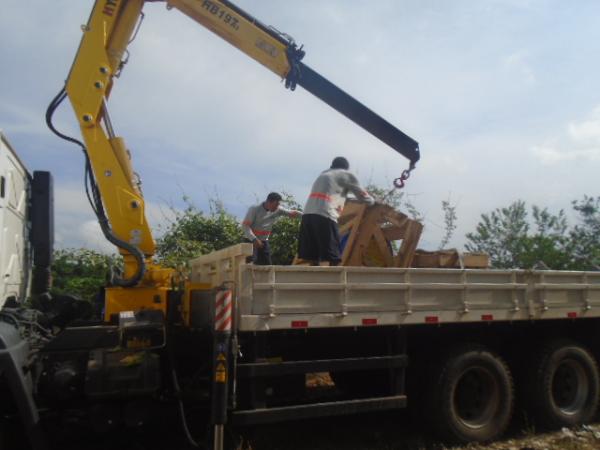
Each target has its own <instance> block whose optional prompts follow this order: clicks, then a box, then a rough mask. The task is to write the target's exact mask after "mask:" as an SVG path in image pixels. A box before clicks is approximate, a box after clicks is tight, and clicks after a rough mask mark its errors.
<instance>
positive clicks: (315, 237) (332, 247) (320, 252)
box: [298, 214, 341, 264]
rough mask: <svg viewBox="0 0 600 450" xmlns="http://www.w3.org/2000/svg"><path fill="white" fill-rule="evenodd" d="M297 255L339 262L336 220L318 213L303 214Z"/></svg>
mask: <svg viewBox="0 0 600 450" xmlns="http://www.w3.org/2000/svg"><path fill="white" fill-rule="evenodd" d="M298 257H300V258H302V259H307V260H310V261H329V262H330V263H335V264H337V263H339V262H340V261H341V258H340V232H339V229H338V224H337V222H334V221H333V220H331V219H328V218H327V217H323V216H320V215H318V214H304V215H303V216H302V223H301V224H300V239H299V242H298Z"/></svg>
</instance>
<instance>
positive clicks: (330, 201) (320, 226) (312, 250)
mask: <svg viewBox="0 0 600 450" xmlns="http://www.w3.org/2000/svg"><path fill="white" fill-rule="evenodd" d="M349 168H350V164H349V163H348V160H347V159H346V158H343V157H341V156H338V157H337V158H335V159H334V160H333V161H332V163H331V167H330V168H329V169H328V170H325V171H323V172H321V175H319V176H318V178H317V179H316V180H315V182H314V183H313V186H312V189H311V193H310V195H309V196H308V200H307V201H306V207H305V208H304V215H303V216H302V223H301V225H300V239H299V242H298V256H299V257H300V258H301V259H304V260H308V261H311V262H312V263H313V264H315V265H318V264H320V263H321V262H323V261H328V262H329V264H330V265H332V266H337V265H338V264H339V263H340V261H341V257H340V232H339V228H338V218H339V217H340V214H341V212H342V209H343V208H344V204H345V203H346V197H347V196H348V194H349V193H352V194H354V195H355V197H356V199H357V200H358V201H361V202H364V203H367V204H369V205H372V204H373V203H375V200H374V199H373V197H371V196H370V195H369V193H368V192H367V191H366V190H365V189H363V188H362V187H361V185H360V183H359V182H358V179H357V178H356V176H355V175H354V174H353V173H352V172H350V171H349V170H348V169H349Z"/></svg>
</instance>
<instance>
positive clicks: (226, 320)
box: [215, 290, 233, 332]
mask: <svg viewBox="0 0 600 450" xmlns="http://www.w3.org/2000/svg"><path fill="white" fill-rule="evenodd" d="M232 310H233V301H232V294H231V291H230V290H225V291H219V292H217V298H216V301H215V331H224V332H227V331H231V320H232V317H231V312H232Z"/></svg>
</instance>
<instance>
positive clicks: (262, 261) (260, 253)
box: [254, 241, 273, 266]
mask: <svg viewBox="0 0 600 450" xmlns="http://www.w3.org/2000/svg"><path fill="white" fill-rule="evenodd" d="M262 243H263V245H262V247H261V248H256V247H255V255H256V257H255V259H254V264H256V265H258V266H270V265H272V264H273V263H272V262H271V247H269V241H262Z"/></svg>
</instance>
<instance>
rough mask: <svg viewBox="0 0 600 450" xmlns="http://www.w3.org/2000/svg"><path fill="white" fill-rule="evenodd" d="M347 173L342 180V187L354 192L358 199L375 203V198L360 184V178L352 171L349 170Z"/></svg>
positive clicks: (371, 203) (370, 203)
mask: <svg viewBox="0 0 600 450" xmlns="http://www.w3.org/2000/svg"><path fill="white" fill-rule="evenodd" d="M345 175H346V176H344V177H342V179H341V180H340V181H341V183H340V184H341V185H342V187H344V188H345V189H348V190H349V191H350V192H352V193H353V194H354V195H355V196H356V199H357V200H358V201H360V202H363V203H367V204H369V205H373V204H374V203H375V199H374V198H373V197H371V195H370V194H369V193H368V192H367V191H366V189H364V188H363V187H362V186H361V185H360V183H359V181H358V178H356V176H355V175H354V174H352V173H350V172H347V173H346V174H345Z"/></svg>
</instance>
